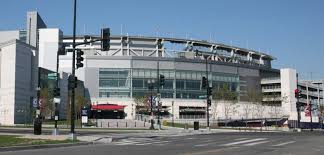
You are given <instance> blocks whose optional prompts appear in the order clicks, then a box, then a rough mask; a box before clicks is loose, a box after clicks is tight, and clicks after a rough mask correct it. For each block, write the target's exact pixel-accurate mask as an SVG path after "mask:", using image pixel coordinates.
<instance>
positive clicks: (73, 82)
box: [68, 75, 78, 90]
mask: <svg viewBox="0 0 324 155" xmlns="http://www.w3.org/2000/svg"><path fill="white" fill-rule="evenodd" d="M68 81H69V84H68V88H69V90H71V89H74V88H76V87H77V86H78V78H77V77H73V76H72V75H70V76H69V79H68Z"/></svg>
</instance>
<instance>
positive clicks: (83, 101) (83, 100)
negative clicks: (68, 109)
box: [75, 93, 89, 119]
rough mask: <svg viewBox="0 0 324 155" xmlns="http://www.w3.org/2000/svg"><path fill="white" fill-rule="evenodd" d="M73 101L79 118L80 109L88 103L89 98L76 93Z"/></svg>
mask: <svg viewBox="0 0 324 155" xmlns="http://www.w3.org/2000/svg"><path fill="white" fill-rule="evenodd" d="M75 101H76V117H77V119H80V118H81V109H82V108H83V107H84V106H87V105H89V100H88V99H87V98H85V97H84V96H83V95H81V94H79V93H76V95H75Z"/></svg>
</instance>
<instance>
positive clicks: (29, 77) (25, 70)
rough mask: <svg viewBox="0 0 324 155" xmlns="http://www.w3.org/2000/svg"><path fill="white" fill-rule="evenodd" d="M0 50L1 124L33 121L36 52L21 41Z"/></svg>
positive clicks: (4, 45)
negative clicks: (32, 105) (32, 107)
mask: <svg viewBox="0 0 324 155" xmlns="http://www.w3.org/2000/svg"><path fill="white" fill-rule="evenodd" d="M0 48H1V60H0V63H1V65H0V66H1V69H0V70H1V75H0V76H1V81H0V83H1V84H0V85H1V87H0V124H4V125H13V124H17V123H28V122H31V103H32V99H33V97H34V96H35V90H36V88H35V87H34V86H35V81H36V79H35V78H34V76H33V73H34V72H36V68H35V66H34V65H33V62H34V59H35V55H34V54H35V49H34V48H32V47H30V46H29V45H27V44H25V43H23V42H21V41H18V40H12V41H9V42H7V43H6V44H2V45H0Z"/></svg>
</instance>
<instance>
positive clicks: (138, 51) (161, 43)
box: [63, 36, 275, 67]
mask: <svg viewBox="0 0 324 155" xmlns="http://www.w3.org/2000/svg"><path fill="white" fill-rule="evenodd" d="M91 39H98V36H91V37H90V40H91ZM83 41H84V37H82V36H78V37H77V40H76V42H77V43H80V42H83ZM63 43H64V44H65V46H66V47H67V48H71V47H72V46H71V44H72V37H69V36H66V37H65V38H64V40H63ZM110 43H111V44H110V50H109V51H101V50H100V42H95V43H91V44H89V45H82V46H81V45H80V46H78V47H77V48H80V49H84V50H85V52H86V54H87V55H102V56H143V57H182V58H187V59H206V58H207V57H209V59H210V60H214V61H220V62H227V63H237V64H249V65H257V66H265V67H271V61H272V60H274V59H275V58H274V57H272V56H270V55H268V54H264V53H261V52H258V51H253V50H249V49H245V48H239V47H234V46H229V45H225V44H220V43H212V42H207V41H201V40H188V39H177V38H163V37H138V36H111V41H110ZM166 44H175V45H176V46H180V47H181V46H182V48H180V49H173V48H172V47H167V46H166ZM94 51H95V52H94ZM197 53H199V56H198V55H197Z"/></svg>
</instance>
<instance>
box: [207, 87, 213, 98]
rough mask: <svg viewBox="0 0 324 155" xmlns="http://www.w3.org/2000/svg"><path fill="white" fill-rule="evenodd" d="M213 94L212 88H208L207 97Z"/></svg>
mask: <svg viewBox="0 0 324 155" xmlns="http://www.w3.org/2000/svg"><path fill="white" fill-rule="evenodd" d="M212 93H213V88H212V87H207V95H208V96H207V97H209V96H211V95H212Z"/></svg>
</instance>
